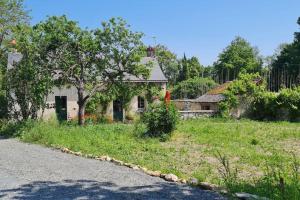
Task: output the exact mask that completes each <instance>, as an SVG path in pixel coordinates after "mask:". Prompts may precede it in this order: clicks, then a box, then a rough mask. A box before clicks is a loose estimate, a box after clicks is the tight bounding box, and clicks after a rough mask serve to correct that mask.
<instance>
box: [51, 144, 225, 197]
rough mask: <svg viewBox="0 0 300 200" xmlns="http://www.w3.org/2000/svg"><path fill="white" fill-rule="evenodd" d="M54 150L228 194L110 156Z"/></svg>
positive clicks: (222, 190)
mask: <svg viewBox="0 0 300 200" xmlns="http://www.w3.org/2000/svg"><path fill="white" fill-rule="evenodd" d="M52 148H54V149H57V150H60V151H61V152H63V153H68V154H72V155H75V156H80V157H85V158H89V159H95V160H100V161H108V162H112V163H114V164H116V165H120V166H125V167H128V168H131V169H133V170H140V171H142V172H144V173H145V174H147V175H150V176H153V177H160V178H162V179H164V180H166V181H169V182H175V183H181V184H188V185H191V186H195V187H199V188H201V189H203V190H211V191H215V192H219V193H221V194H228V192H227V190H226V189H224V188H221V187H219V186H218V185H215V184H210V183H207V182H198V180H197V179H195V178H192V179H190V180H186V179H182V178H178V177H177V176H176V175H174V174H163V173H161V172H160V171H152V170H148V169H147V168H145V167H142V166H139V165H134V164H131V163H126V162H123V161H121V160H117V159H115V158H111V157H109V156H94V155H92V154H82V153H81V152H75V151H72V150H70V149H68V148H66V147H58V146H53V145H52Z"/></svg>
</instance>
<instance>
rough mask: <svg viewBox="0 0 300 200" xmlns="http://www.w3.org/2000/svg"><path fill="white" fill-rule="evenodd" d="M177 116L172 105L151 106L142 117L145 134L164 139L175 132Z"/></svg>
mask: <svg viewBox="0 0 300 200" xmlns="http://www.w3.org/2000/svg"><path fill="white" fill-rule="evenodd" d="M178 116H179V115H178V112H177V110H176V108H175V106H174V105H173V104H169V105H166V104H165V103H155V104H151V105H150V106H149V107H148V109H147V110H146V112H145V113H144V114H143V116H142V122H144V123H145V124H146V126H147V132H146V134H147V135H149V136H152V137H160V138H162V139H166V138H167V137H169V136H170V135H171V133H172V132H173V131H174V130H175V128H176V124H177V121H178Z"/></svg>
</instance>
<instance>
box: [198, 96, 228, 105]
mask: <svg viewBox="0 0 300 200" xmlns="http://www.w3.org/2000/svg"><path fill="white" fill-rule="evenodd" d="M224 99H225V96H224V95H223V94H204V95H202V96H201V97H198V98H197V99H195V101H197V102H200V103H218V102H220V101H222V100H224Z"/></svg>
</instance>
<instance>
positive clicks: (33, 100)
mask: <svg viewBox="0 0 300 200" xmlns="http://www.w3.org/2000/svg"><path fill="white" fill-rule="evenodd" d="M14 37H15V38H16V39H17V40H18V43H17V45H16V49H17V50H18V52H19V53H21V54H22V59H21V61H20V62H19V63H14V66H13V68H11V69H8V71H7V73H6V82H7V85H6V88H7V91H8V92H9V94H10V95H8V97H7V98H8V102H9V109H10V114H11V117H13V118H14V119H18V120H20V119H21V120H27V119H36V118H37V117H38V116H37V115H38V111H39V110H44V109H45V108H46V97H47V95H48V94H49V93H50V91H51V89H52V87H53V84H54V81H53V78H52V72H51V71H49V69H48V64H49V61H48V60H47V58H45V57H44V55H45V54H47V53H48V50H47V49H46V48H44V43H43V40H42V39H41V34H40V30H39V29H38V28H36V27H34V28H32V27H30V26H27V25H20V26H17V27H16V28H15V29H14Z"/></svg>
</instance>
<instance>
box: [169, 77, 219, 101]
mask: <svg viewBox="0 0 300 200" xmlns="http://www.w3.org/2000/svg"><path fill="white" fill-rule="evenodd" d="M215 86H217V83H215V82H214V81H213V80H212V79H209V78H199V77H196V78H191V79H188V80H186V81H182V82H180V83H179V84H178V85H176V86H175V87H174V89H173V91H172V96H173V98H175V99H180V98H185V97H186V98H189V99H194V98H197V97H199V96H201V95H203V94H205V93H206V92H208V91H209V90H210V89H212V88H214V87H215Z"/></svg>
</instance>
